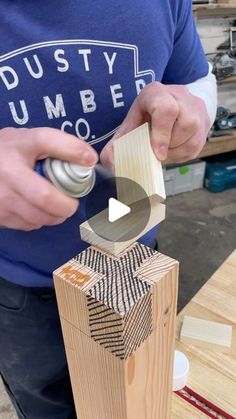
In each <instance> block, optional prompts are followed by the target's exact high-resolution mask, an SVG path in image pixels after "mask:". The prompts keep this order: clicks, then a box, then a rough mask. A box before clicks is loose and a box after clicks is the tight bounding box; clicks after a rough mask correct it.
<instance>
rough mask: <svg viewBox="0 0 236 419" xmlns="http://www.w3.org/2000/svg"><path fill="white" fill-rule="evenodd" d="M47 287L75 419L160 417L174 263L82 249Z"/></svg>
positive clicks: (165, 411) (165, 399)
mask: <svg viewBox="0 0 236 419" xmlns="http://www.w3.org/2000/svg"><path fill="white" fill-rule="evenodd" d="M54 282H55V288H56V294H57V301H58V307H59V314H60V319H61V324H62V330H63V335H64V342H65V348H66V353H67V358H68V364H69V370H70V376H71V382H72V388H73V394H74V399H75V404H76V409H77V415H78V418H79V419H94V418H96V419H106V418H107V419H108V418H109V419H157V418H163V419H164V418H165V419H168V418H169V417H170V407H171V406H170V401H171V395H172V374H173V371H172V368H173V353H174V340H175V317H176V300H177V282H178V263H177V262H176V261H174V260H173V259H170V258H168V257H167V256H164V255H161V254H160V253H158V252H156V251H154V250H152V249H150V248H148V247H146V246H143V245H141V244H139V243H135V244H133V245H132V246H131V247H130V248H129V249H128V250H126V251H125V252H123V253H122V254H120V255H119V256H113V255H110V254H106V253H104V252H103V251H100V250H99V249H97V248H95V247H89V248H88V249H86V250H85V251H83V252H82V253H81V254H79V255H78V256H76V257H75V258H73V259H72V260H71V261H69V262H68V263H66V264H65V265H63V266H62V267H60V268H59V269H57V270H56V271H55V272H54Z"/></svg>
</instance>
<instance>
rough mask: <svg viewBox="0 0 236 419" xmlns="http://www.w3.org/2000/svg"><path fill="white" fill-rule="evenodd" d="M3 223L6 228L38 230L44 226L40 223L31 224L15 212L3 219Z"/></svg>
mask: <svg viewBox="0 0 236 419" xmlns="http://www.w3.org/2000/svg"><path fill="white" fill-rule="evenodd" d="M2 224H3V226H4V227H5V228H11V229H14V230H24V231H32V230H38V229H40V228H42V227H43V226H40V225H35V224H30V223H28V222H26V221H25V220H24V219H23V218H21V217H20V216H16V215H15V214H9V216H8V217H6V218H5V219H4V220H3V221H2Z"/></svg>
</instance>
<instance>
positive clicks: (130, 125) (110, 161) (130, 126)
mask: <svg viewBox="0 0 236 419" xmlns="http://www.w3.org/2000/svg"><path fill="white" fill-rule="evenodd" d="M144 122H147V120H145V119H144V117H143V114H142V112H141V110H140V108H139V106H138V104H137V101H134V103H133V104H132V106H131V108H130V110H129V112H128V114H127V115H126V117H125V119H124V121H123V122H122V124H121V125H120V126H119V128H118V130H117V131H116V133H115V134H114V135H113V137H112V139H111V140H110V141H109V142H108V143H107V145H106V146H105V147H104V148H103V150H102V152H101V155H100V160H101V163H102V165H103V166H105V167H108V168H112V167H113V166H114V149H113V142H114V141H115V140H117V139H118V138H120V137H123V135H125V134H128V133H129V132H130V131H132V130H134V129H135V128H137V127H139V126H140V125H142V124H143V123H144Z"/></svg>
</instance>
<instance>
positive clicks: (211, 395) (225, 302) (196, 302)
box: [172, 250, 236, 418]
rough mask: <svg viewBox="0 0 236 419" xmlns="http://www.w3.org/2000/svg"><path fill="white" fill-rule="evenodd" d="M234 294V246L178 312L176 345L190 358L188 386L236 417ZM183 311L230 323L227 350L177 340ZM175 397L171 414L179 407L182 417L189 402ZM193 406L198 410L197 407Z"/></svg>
mask: <svg viewBox="0 0 236 419" xmlns="http://www.w3.org/2000/svg"><path fill="white" fill-rule="evenodd" d="M215 298H216V300H215ZM235 298H236V250H235V251H234V252H233V253H232V254H231V255H230V256H229V258H228V259H227V260H226V261H225V262H224V263H223V264H222V266H220V267H219V269H218V270H217V271H216V273H215V274H214V275H213V276H212V277H211V278H210V279H209V280H208V281H207V282H206V284H205V285H204V286H203V287H202V288H201V290H200V291H199V292H198V293H197V294H196V295H195V296H194V297H193V299H192V300H191V301H190V302H189V304H187V306H186V307H185V308H184V309H183V310H182V311H181V313H180V314H179V315H178V318H177V340H176V349H178V350H180V351H182V352H184V353H185V354H186V355H187V357H188V359H189V362H190V375H189V382H188V386H189V387H191V388H192V389H193V390H194V391H196V392H197V393H199V394H200V395H202V396H203V397H204V398H206V399H207V400H209V401H210V402H211V403H213V404H214V405H217V406H218V407H219V408H221V409H223V410H224V411H225V412H226V413H228V414H229V415H231V416H232V417H236V404H235V389H236V385H235V383H236V311H235V306H234V304H235ZM185 315H187V316H194V317H199V318H202V319H206V320H209V321H217V322H221V323H225V324H231V325H232V326H233V335H232V345H231V351H230V352H229V353H225V352H222V351H218V350H213V349H209V348H208V349H207V348H202V347H199V346H196V345H188V344H185V343H183V342H180V341H179V333H180V330H181V327H182V322H183V318H184V316H185ZM176 397H177V399H176ZM176 397H173V400H174V401H173V405H172V412H173V413H172V415H173V418H175V417H179V415H180V414H181V411H182V415H183V416H182V417H183V418H184V417H185V412H186V409H188V408H189V404H188V403H187V402H185V401H183V402H180V401H179V400H178V396H176ZM176 400H178V401H177V402H176ZM176 403H177V404H176ZM194 410H195V411H196V413H198V410H197V409H194ZM176 411H177V413H175V412H176ZM175 414H176V415H178V416H175ZM189 417H192V416H189ZM193 417H194V416H193ZM197 417H198V416H197ZM199 417H201V416H199ZM203 417H204V416H203Z"/></svg>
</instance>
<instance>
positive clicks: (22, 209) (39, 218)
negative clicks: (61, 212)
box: [12, 195, 66, 226]
mask: <svg viewBox="0 0 236 419" xmlns="http://www.w3.org/2000/svg"><path fill="white" fill-rule="evenodd" d="M16 202H17V205H16V208H15V210H13V212H12V213H13V214H15V215H16V216H18V217H20V218H22V220H24V221H25V223H28V224H31V225H35V226H42V225H44V226H46V225H47V226H53V225H58V224H62V223H63V222H64V221H65V220H66V218H59V217H54V216H52V215H50V214H47V213H46V212H45V211H42V210H39V209H38V208H36V207H34V206H33V205H31V204H30V203H29V202H28V201H26V200H24V199H22V198H21V197H20V196H19V195H18V196H16Z"/></svg>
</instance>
